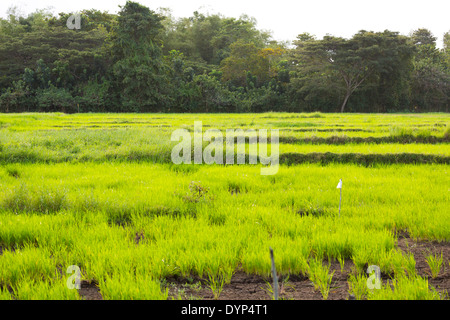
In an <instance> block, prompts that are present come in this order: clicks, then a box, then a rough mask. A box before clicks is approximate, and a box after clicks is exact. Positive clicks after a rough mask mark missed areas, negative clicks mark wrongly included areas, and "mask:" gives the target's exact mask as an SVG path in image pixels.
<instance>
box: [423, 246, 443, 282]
mask: <svg viewBox="0 0 450 320" xmlns="http://www.w3.org/2000/svg"><path fill="white" fill-rule="evenodd" d="M426 261H427V263H428V266H429V267H430V271H431V277H432V278H433V279H434V278H436V277H437V276H438V275H439V272H440V271H441V268H442V265H443V262H444V258H443V256H442V252H441V255H440V256H438V255H437V254H435V255H432V254H430V255H428V256H427V257H426Z"/></svg>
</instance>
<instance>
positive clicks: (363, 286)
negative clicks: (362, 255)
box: [348, 273, 369, 300]
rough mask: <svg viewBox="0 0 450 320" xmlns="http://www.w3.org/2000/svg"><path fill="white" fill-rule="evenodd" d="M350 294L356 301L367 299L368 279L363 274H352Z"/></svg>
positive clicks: (349, 284)
mask: <svg viewBox="0 0 450 320" xmlns="http://www.w3.org/2000/svg"><path fill="white" fill-rule="evenodd" d="M348 286H349V293H350V294H352V295H353V296H354V297H355V299H356V300H363V299H366V298H367V296H368V293H369V289H368V286H367V277H365V276H364V275H363V274H360V273H358V274H356V275H354V274H350V275H349V276H348Z"/></svg>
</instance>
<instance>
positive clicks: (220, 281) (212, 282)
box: [207, 272, 225, 300]
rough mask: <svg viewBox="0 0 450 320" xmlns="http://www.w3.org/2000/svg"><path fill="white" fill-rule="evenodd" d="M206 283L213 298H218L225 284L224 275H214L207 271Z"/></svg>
mask: <svg viewBox="0 0 450 320" xmlns="http://www.w3.org/2000/svg"><path fill="white" fill-rule="evenodd" d="M207 283H208V286H209V288H210V289H211V291H212V293H213V296H214V299H215V300H217V299H219V296H220V294H221V293H222V290H223V286H224V285H225V277H224V276H223V275H217V276H214V275H212V274H211V273H209V272H208V281H207Z"/></svg>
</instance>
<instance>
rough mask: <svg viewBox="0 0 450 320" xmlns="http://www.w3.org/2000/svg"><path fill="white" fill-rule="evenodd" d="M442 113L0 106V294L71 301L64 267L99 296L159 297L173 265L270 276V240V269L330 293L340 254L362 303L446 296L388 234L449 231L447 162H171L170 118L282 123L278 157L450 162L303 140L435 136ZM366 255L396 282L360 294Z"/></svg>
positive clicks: (388, 148) (174, 121)
mask: <svg viewBox="0 0 450 320" xmlns="http://www.w3.org/2000/svg"><path fill="white" fill-rule="evenodd" d="M449 119H450V117H449V116H448V115H446V114H420V115H409V114H407V115H362V114H359V115H341V114H321V113H314V114H288V113H265V114H238V115H236V114H233V115H228V114H227V115H205V114H201V115H195V114H187V115H174V114H168V115H167V114H153V115H149V114H145V115H138V114H123V115H122V114H83V115H64V114H21V115H0V160H1V161H0V163H1V166H0V248H1V255H0V299H12V298H14V299H81V296H80V295H79V293H78V292H77V291H76V290H70V289H68V288H67V286H66V280H67V279H68V278H69V277H70V276H71V274H67V273H66V270H67V267H69V266H71V265H77V266H79V267H80V269H81V272H82V279H85V280H93V281H95V282H94V283H97V284H98V287H99V290H100V293H101V294H102V296H103V298H105V299H167V297H168V292H167V288H165V287H164V285H163V284H164V281H165V279H166V278H168V277H171V276H174V275H181V276H186V277H187V276H190V275H199V276H201V277H203V278H204V279H215V277H219V278H220V276H222V277H225V276H226V277H229V275H230V274H232V272H235V271H236V270H242V271H244V272H247V273H249V274H260V275H264V276H270V271H271V261H270V255H269V247H272V248H273V249H274V251H275V256H276V261H275V263H276V268H277V271H278V272H279V273H280V274H303V275H305V276H308V277H309V278H310V279H311V280H312V281H313V282H314V284H315V285H316V286H317V288H318V290H320V291H321V292H322V295H323V297H324V298H326V297H327V295H328V290H329V284H330V283H329V281H330V279H331V277H332V274H328V275H327V274H326V272H328V269H327V268H326V267H323V268H319V267H317V266H318V265H319V262H320V261H323V260H326V261H330V260H333V259H336V260H339V261H340V262H342V263H343V262H345V261H348V260H351V261H352V262H353V264H354V265H355V267H356V270H355V273H353V274H352V275H351V276H350V277H349V279H348V281H349V288H350V293H353V294H355V295H357V297H358V298H365V299H428V298H431V299H441V298H442V297H443V296H442V295H439V294H437V293H436V292H435V291H434V290H433V288H430V286H429V284H428V283H427V282H426V281H427V280H426V279H424V278H420V277H419V276H417V274H415V270H414V266H415V261H414V257H413V256H411V255H404V254H403V253H402V252H401V251H400V250H399V249H398V248H397V233H398V232H400V231H407V232H408V233H409V234H410V236H411V237H412V238H413V239H415V240H417V239H426V240H437V241H450V219H449V218H450V213H449V211H448V209H447V207H448V203H450V201H449V200H450V196H449V189H448V188H449V179H448V168H449V167H448V164H431V163H430V164H416V165H411V164H382V163H378V164H377V165H373V166H371V167H366V166H361V165H358V164H352V163H340V164H336V163H332V162H331V163H328V164H327V165H321V164H320V163H319V164H307V163H304V164H300V165H292V166H285V165H281V166H280V168H279V170H278V172H277V174H276V175H271V176H263V175H261V171H260V169H261V165H248V164H246V165H233V166H223V165H206V164H203V165H174V164H172V163H171V160H170V152H171V149H172V147H173V146H174V144H176V143H174V142H171V141H170V135H171V133H172V132H173V130H175V129H176V128H187V129H189V130H190V131H191V133H192V129H193V126H194V121H200V120H201V121H203V125H204V127H203V130H207V129H208V128H218V129H220V130H221V131H222V132H225V130H226V129H227V128H243V129H248V128H253V129H262V128H267V129H280V136H282V137H294V138H295V139H294V141H293V143H281V144H280V153H281V155H282V156H283V155H288V154H294V155H305V154H313V153H333V154H334V153H335V154H339V155H342V159H344V162H345V161H346V159H347V158H346V156H348V155H349V154H352V153H358V154H362V155H367V154H368V155H374V156H375V155H376V156H386V155H388V154H396V153H399V154H403V153H411V154H414V155H415V154H419V155H436V156H440V157H448V156H449V148H448V142H446V141H445V140H443V141H439V142H438V143H434V142H433V143H417V142H415V141H409V142H408V143H406V144H402V143H395V142H394V140H392V141H391V142H389V143H370V144H364V143H354V142H349V143H346V144H344V145H333V144H323V143H319V144H311V143H305V141H302V140H301V139H305V138H308V137H332V136H333V135H340V136H341V137H342V136H344V135H345V136H346V137H396V136H405V137H407V138H408V139H410V137H411V136H412V137H430V136H434V137H440V138H444V137H445V135H446V132H448V129H447V128H448V123H449ZM304 129H312V130H314V129H317V130H316V131H304V132H303V131H299V130H304ZM319 129H323V130H334V131H323V132H322V131H318V130H319ZM337 129H346V130H353V129H357V130H365V131H338V130H337ZM295 130H297V131H295ZM417 141H419V138H418V140H417ZM260 147H261V146H260ZM246 148H247V150H248V146H246ZM136 160H139V161H136ZM389 163H390V162H389ZM339 179H343V190H342V194H343V199H342V207H341V212H340V215H339V211H338V210H339V190H338V189H336V185H337V182H338V181H339ZM346 263H347V262H346ZM366 265H377V266H379V267H380V268H381V270H382V272H384V273H385V274H388V275H389V276H390V277H392V280H391V281H392V282H391V284H392V286H389V285H386V284H383V286H382V288H381V289H379V290H378V291H374V292H372V291H370V290H368V289H367V286H364V285H365V284H366V280H367V274H365V270H364V267H365V266H366ZM324 266H325V265H324ZM142 283H145V284H146V285H145V286H143V285H142Z"/></svg>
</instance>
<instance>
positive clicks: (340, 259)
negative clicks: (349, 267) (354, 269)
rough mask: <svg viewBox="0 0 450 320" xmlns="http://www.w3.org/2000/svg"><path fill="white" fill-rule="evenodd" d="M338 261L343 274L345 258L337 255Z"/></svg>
mask: <svg viewBox="0 0 450 320" xmlns="http://www.w3.org/2000/svg"><path fill="white" fill-rule="evenodd" d="M337 259H338V261H339V266H340V268H341V272H342V273H343V272H344V267H345V258H344V257H343V256H342V255H338V258H337Z"/></svg>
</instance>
